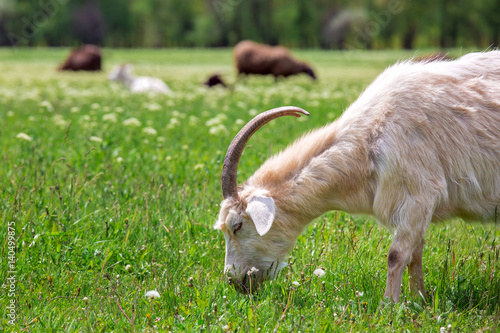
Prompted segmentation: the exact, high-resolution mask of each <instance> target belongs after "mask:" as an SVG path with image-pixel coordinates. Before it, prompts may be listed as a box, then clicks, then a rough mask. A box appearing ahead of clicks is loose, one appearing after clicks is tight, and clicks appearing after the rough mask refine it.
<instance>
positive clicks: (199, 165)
mask: <svg viewBox="0 0 500 333" xmlns="http://www.w3.org/2000/svg"><path fill="white" fill-rule="evenodd" d="M204 166H205V164H203V163H200V164H196V165H195V166H194V169H195V170H198V169H203V167H204ZM253 268H255V267H253Z"/></svg>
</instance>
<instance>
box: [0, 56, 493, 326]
mask: <svg viewBox="0 0 500 333" xmlns="http://www.w3.org/2000/svg"><path fill="white" fill-rule="evenodd" d="M66 52H67V50H54V49H38V50H36V51H32V50H27V49H20V50H18V52H13V51H11V50H1V51H0V57H2V59H3V60H2V63H1V64H0V71H1V72H2V76H1V77H0V86H1V87H2V88H1V89H0V101H1V102H0V103H1V105H0V115H1V116H0V128H1V132H0V136H1V138H2V141H1V142H2V144H1V145H0V155H1V156H2V163H1V164H0V173H1V174H2V175H3V177H2V178H1V188H2V191H1V192H0V216H1V219H2V226H1V229H0V244H1V245H2V252H1V256H2V257H1V260H0V279H1V281H2V283H4V288H1V289H0V308H1V309H2V311H3V313H4V315H3V316H2V317H1V319H0V327H3V329H5V330H7V331H9V330H10V329H12V330H13V331H16V332H17V331H21V330H23V331H29V332H56V331H58V332H59V331H64V332H80V331H100V332H110V331H116V332H125V331H134V330H137V331H159V332H164V331H179V332H185V331H187V332H191V331H214V332H222V331H238V332H247V331H256V330H257V329H259V328H260V329H261V331H263V332H270V331H278V332H288V331H302V332H305V331H318V332H332V331H338V332H345V331H377V332H378V331H382V332H390V331H397V332H400V331H407V330H408V331H426V332H427V331H432V332H435V331H439V330H440V328H441V327H444V329H445V330H446V331H465V332H470V331H479V330H481V331H483V332H484V331H492V332H494V331H496V330H497V329H498V318H499V316H500V306H499V305H500V300H499V294H500V276H499V272H500V266H499V265H500V264H499V258H498V256H499V252H500V246H499V239H500V238H499V237H500V235H499V230H498V227H496V226H494V225H480V224H477V225H468V224H465V223H463V222H461V221H453V222H451V223H448V224H445V225H433V226H431V228H430V230H429V232H428V237H427V246H426V248H425V253H424V267H425V284H426V286H427V288H428V290H429V291H430V295H431V298H430V299H429V301H428V303H422V302H421V301H417V302H414V301H412V300H409V299H405V298H404V297H406V296H408V279H407V277H405V279H404V281H403V289H404V292H403V302H402V303H401V304H396V305H393V304H388V303H383V302H382V303H381V300H382V295H383V290H384V287H385V274H386V254H387V251H388V248H389V246H390V243H391V235H390V233H389V232H388V231H387V230H385V229H383V228H381V227H379V226H378V225H377V224H376V222H375V221H374V220H373V219H372V218H367V217H356V218H354V217H351V216H349V215H348V214H345V213H342V212H331V213H327V214H325V215H324V216H322V217H320V218H318V219H317V220H316V221H314V222H313V223H311V225H310V226H309V227H308V228H307V230H306V231H305V233H304V234H303V235H301V236H300V237H299V239H298V240H297V243H296V245H295V247H294V248H293V250H292V252H291V253H290V259H289V265H288V267H287V268H285V269H284V270H283V271H282V272H281V273H280V274H279V276H278V277H277V279H276V280H274V281H270V282H269V283H266V284H264V286H263V287H262V289H261V290H260V291H259V292H258V293H257V294H255V295H250V296H249V295H242V294H239V293H238V292H237V291H235V290H234V289H233V288H232V287H231V286H230V285H229V284H228V283H226V278H225V276H224V274H223V272H222V271H223V263H224V238H223V236H222V234H221V233H220V232H217V231H215V230H213V229H212V225H213V223H214V222H215V220H216V218H217V213H218V204H219V203H220V201H221V199H222V198H221V190H220V188H219V187H220V180H219V177H220V171H221V164H222V160H223V157H224V153H225V150H226V148H227V146H228V144H229V142H230V141H231V139H232V138H233V136H234V135H235V134H236V133H237V131H238V130H239V129H240V128H241V127H242V126H243V124H244V123H245V122H246V121H248V120H249V119H251V118H252V116H253V115H254V114H256V113H257V112H261V111H264V110H267V109H270V108H273V107H277V106H281V105H297V106H300V107H303V108H305V109H306V110H308V111H309V112H310V113H311V116H310V117H308V118H300V119H299V120H294V119H285V118H283V119H280V120H276V121H275V122H272V123H269V124H268V125H266V126H265V127H263V128H262V129H261V130H259V132H258V133H257V134H256V135H255V136H254V137H252V139H251V142H250V144H249V146H248V148H247V149H246V150H245V153H244V156H243V158H242V162H241V165H240V169H239V177H240V181H242V180H243V179H245V178H247V177H249V176H250V175H251V174H252V173H253V172H254V171H255V169H256V168H257V167H258V166H259V165H260V164H261V163H262V162H263V161H264V160H265V159H267V158H268V157H269V156H270V155H272V154H274V153H276V152H278V151H279V150H281V149H282V148H284V147H285V146H286V145H287V144H289V143H290V142H291V141H292V140H293V139H295V138H297V137H299V136H300V135H301V133H303V132H306V131H309V130H311V129H313V128H316V127H319V126H321V125H323V124H325V123H327V122H329V121H331V120H333V119H335V118H337V117H338V116H339V115H340V114H341V112H342V111H343V110H344V109H345V108H346V107H347V106H348V105H349V104H350V103H352V102H353V101H354V100H355V99H356V98H357V96H358V95H359V94H360V92H361V91H362V90H363V88H364V87H366V86H367V85H368V84H369V82H370V81H371V80H373V78H374V77H375V76H376V75H377V74H378V73H380V72H381V71H382V70H383V68H385V67H386V66H388V65H389V64H392V63H394V62H395V61H396V60H398V59H401V58H406V57H409V56H413V55H414V54H413V53H404V52H331V51H330V52H324V51H301V52H298V55H299V56H300V57H301V58H304V59H307V60H308V61H310V62H311V63H313V64H314V65H315V68H316V69H317V73H318V75H319V81H318V82H312V81H311V80H310V79H309V78H308V77H306V76H297V77H292V78H290V79H287V80H280V81H279V82H278V83H275V82H274V80H273V79H272V78H268V77H251V78H248V79H247V80H246V81H245V82H243V83H240V84H238V85H237V86H236V88H235V89H234V91H230V90H224V89H219V88H217V89H207V88H205V87H203V86H202V85H201V82H202V81H203V79H205V78H206V77H207V76H208V74H210V73H212V72H214V71H215V70H217V71H219V72H221V73H223V75H224V77H225V79H226V81H228V82H233V78H234V70H233V69H232V67H231V51H230V50H229V49H217V50H203V49H195V50H185V49H176V50H168V51H166V50H149V51H144V50H128V51H124V50H114V49H105V50H104V52H105V54H106V63H105V69H106V71H108V70H109V69H110V67H111V65H112V64H114V63H119V62H122V61H123V60H129V61H133V62H134V63H135V73H136V74H137V75H154V76H157V77H160V78H162V79H163V80H165V81H166V82H167V83H168V84H169V86H170V87H171V89H172V90H173V91H174V94H173V96H147V95H132V94H130V93H129V92H128V91H126V90H125V89H124V88H123V87H121V86H119V85H114V84H111V83H109V82H108V81H107V79H106V74H105V73H62V72H56V71H55V68H56V66H57V63H58V62H59V61H60V60H61V59H62V58H64V56H65V55H66ZM458 52H460V51H457V52H454V51H452V52H451V53H452V54H458ZM277 129H279V130H277ZM21 133H24V134H21ZM11 222H13V226H14V227H13V228H14V230H15V259H16V263H15V271H16V273H15V274H14V276H15V278H16V279H15V289H14V296H13V297H11V296H9V290H10V286H8V285H7V283H6V282H5V281H7V278H8V277H12V276H13V274H12V273H11V274H8V271H9V270H11V269H10V267H9V266H8V260H7V259H8V256H7V255H8V251H9V250H8V249H9V245H8V240H9V238H8V236H9V229H8V224H9V223H11ZM128 265H129V266H128ZM317 268H322V269H324V270H325V272H326V274H325V275H324V276H323V277H321V278H319V277H317V276H315V275H314V274H313V272H314V270H315V269H317ZM149 290H156V291H158V292H159V293H160V295H161V297H160V298H159V299H154V300H151V299H147V298H146V297H145V294H146V292H147V291H149ZM11 300H14V301H15V304H16V310H15V312H16V315H17V318H16V320H15V326H11V325H9V323H8V320H9V318H8V317H7V316H6V313H7V311H6V309H7V306H8V304H9V302H10V301H11ZM448 327H450V328H448Z"/></svg>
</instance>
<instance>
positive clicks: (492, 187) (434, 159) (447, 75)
mask: <svg viewBox="0 0 500 333" xmlns="http://www.w3.org/2000/svg"><path fill="white" fill-rule="evenodd" d="M301 113H302V114H307V112H305V111H304V110H302V109H299V108H295V107H283V108H278V109H273V110H270V111H267V112H265V113H262V114H260V115H258V116H257V117H255V118H254V119H253V120H252V121H250V122H249V123H248V124H247V125H246V126H245V127H244V128H243V129H242V130H241V131H240V132H239V133H238V135H237V136H236V137H235V138H234V140H233V142H232V143H231V145H230V147H229V149H228V152H227V154H226V158H225V160H224V167H223V172H222V191H223V195H224V201H222V203H221V210H220V215H219V219H218V221H217V222H216V224H215V228H216V229H219V230H222V231H223V232H224V236H225V239H226V262H225V270H226V272H228V273H229V274H230V275H231V276H232V280H233V281H234V283H235V284H236V286H237V287H238V288H239V289H240V290H243V291H248V288H249V280H251V281H252V286H251V289H252V290H255V288H256V287H257V286H258V285H259V284H260V283H261V282H262V281H263V280H264V279H265V278H272V277H274V276H275V275H276V273H277V271H278V270H279V269H281V268H282V267H283V266H284V265H283V263H284V262H285V258H286V254H287V253H288V252H289V250H290V249H291V248H292V247H293V245H294V243H295V241H296V239H297V237H298V236H299V235H300V233H301V232H302V231H303V229H304V227H305V226H306V225H307V224H308V223H309V222H310V221H311V220H313V219H314V218H316V217H318V216H320V215H321V214H323V213H324V212H326V211H329V210H343V211H347V212H350V213H364V214H371V215H373V216H375V217H376V218H377V219H378V221H379V222H380V223H381V224H382V225H384V226H386V227H388V228H390V229H391V230H394V231H395V237H394V240H393V243H392V245H391V247H390V250H389V255H388V261H387V267H388V272H387V286H386V289H385V294H384V296H385V297H389V298H391V299H392V300H394V301H396V302H397V301H399V296H400V285H401V280H402V275H403V272H404V270H405V268H406V266H408V269H409V274H410V276H411V280H410V287H411V290H412V293H413V294H414V296H418V295H419V293H421V294H422V295H423V296H424V297H425V287H424V279H423V274H422V250H423V246H424V238H425V233H426V230H427V228H428V226H429V223H431V222H435V221H441V220H444V219H447V218H451V217H455V216H456V217H462V218H465V219H481V220H488V219H493V218H494V217H495V216H496V211H497V207H498V206H499V205H500V51H491V52H486V53H471V54H468V55H465V56H463V57H461V58H460V59H458V60H455V61H441V62H429V63H418V62H412V61H407V62H402V63H399V64H396V65H394V66H392V67H390V68H388V69H387V70H386V71H384V72H383V73H382V74H381V75H380V76H379V77H378V78H377V79H376V80H375V81H374V82H373V83H372V84H371V85H370V86H369V87H368V88H367V89H366V91H365V92H364V93H363V94H362V95H361V96H360V97H359V98H358V100H357V101H356V102H354V103H353V104H352V105H351V106H350V107H349V108H348V109H347V110H346V111H345V112H344V113H343V115H342V116H341V117H340V118H339V119H338V120H336V121H335V122H333V123H331V124H329V125H327V126H325V127H323V128H321V129H318V130H316V131H313V132H311V133H309V134H307V135H305V136H303V137H302V138H301V139H299V140H298V141H296V142H295V143H294V144H293V145H291V146H290V147H288V148H287V149H286V150H284V151H283V152H281V153H279V154H278V155H276V156H274V157H272V158H270V159H269V160H268V161H266V162H265V163H264V164H263V165H262V166H261V167H260V168H259V169H258V170H257V171H256V172H255V174H254V175H253V176H252V177H250V178H249V179H248V180H247V181H246V182H245V183H244V184H243V185H242V186H241V187H237V178H236V173H237V168H238V162H239V159H240V157H241V154H242V152H243V149H244V146H245V144H246V142H247V141H248V139H249V138H250V136H251V135H252V134H253V133H254V132H255V131H256V130H257V129H258V128H260V127H261V126H263V125H264V124H265V123H267V122H268V121H270V120H271V119H274V118H277V117H280V116H284V115H293V116H297V117H298V116H300V114H301ZM253 267H255V268H256V269H252V268H253ZM249 276H251V277H252V279H249V278H248V277H249Z"/></svg>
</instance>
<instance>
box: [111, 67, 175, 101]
mask: <svg viewBox="0 0 500 333" xmlns="http://www.w3.org/2000/svg"><path fill="white" fill-rule="evenodd" d="M109 79H110V80H111V81H120V82H122V83H123V84H124V85H125V86H126V87H127V88H129V89H130V91H131V92H133V93H148V92H152V93H160V94H170V93H171V92H172V91H171V90H170V89H169V88H168V86H167V85H166V83H165V82H163V81H162V80H160V79H157V78H155V77H149V76H139V77H135V76H133V75H132V65H130V64H125V65H119V66H115V67H114V68H113V69H112V70H111V72H110V73H109Z"/></svg>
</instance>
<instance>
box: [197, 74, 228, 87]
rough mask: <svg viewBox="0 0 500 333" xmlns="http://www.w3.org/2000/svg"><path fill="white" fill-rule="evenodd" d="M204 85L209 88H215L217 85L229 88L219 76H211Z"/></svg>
mask: <svg viewBox="0 0 500 333" xmlns="http://www.w3.org/2000/svg"><path fill="white" fill-rule="evenodd" d="M203 84H204V85H205V86H207V87H209V88H212V87H215V86H216V85H221V86H223V87H224V88H227V85H226V84H225V83H224V80H222V78H221V76H220V75H219V74H212V75H210V77H209V78H208V79H207V80H206V81H205V82H204V83H203Z"/></svg>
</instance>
